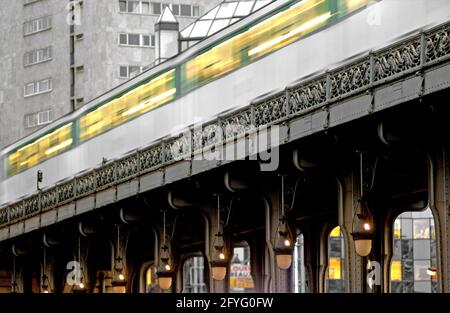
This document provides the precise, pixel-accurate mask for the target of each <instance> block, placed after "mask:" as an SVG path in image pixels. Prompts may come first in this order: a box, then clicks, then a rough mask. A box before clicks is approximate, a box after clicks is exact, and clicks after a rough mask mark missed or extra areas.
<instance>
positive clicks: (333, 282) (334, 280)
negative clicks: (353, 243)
mask: <svg viewBox="0 0 450 313" xmlns="http://www.w3.org/2000/svg"><path fill="white" fill-rule="evenodd" d="M344 250H345V246H344V238H343V236H342V232H341V229H340V227H339V226H337V227H335V228H333V229H332V230H331V232H330V234H329V236H328V269H327V273H326V279H325V282H326V284H325V289H326V292H329V293H337V292H345V275H344V263H345V253H344Z"/></svg>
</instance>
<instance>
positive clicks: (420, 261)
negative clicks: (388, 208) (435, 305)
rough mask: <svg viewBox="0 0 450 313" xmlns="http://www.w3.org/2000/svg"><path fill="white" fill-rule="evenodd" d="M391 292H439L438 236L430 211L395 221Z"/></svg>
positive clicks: (405, 216) (412, 213)
mask: <svg viewBox="0 0 450 313" xmlns="http://www.w3.org/2000/svg"><path fill="white" fill-rule="evenodd" d="M393 237H394V242H393V255H392V262H391V292H394V293H400V292H401V293H405V292H426V293H430V292H437V276H436V271H435V269H436V235H435V227H434V218H433V213H432V212H431V209H430V208H428V209H426V210H424V211H422V212H405V213H402V214H401V215H399V216H398V217H397V219H396V220H395V221H394V232H393Z"/></svg>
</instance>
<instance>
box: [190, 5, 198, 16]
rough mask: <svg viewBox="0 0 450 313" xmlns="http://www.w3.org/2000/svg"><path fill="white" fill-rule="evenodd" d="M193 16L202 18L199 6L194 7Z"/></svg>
mask: <svg viewBox="0 0 450 313" xmlns="http://www.w3.org/2000/svg"><path fill="white" fill-rule="evenodd" d="M192 15H193V16H200V7H199V6H198V5H194V6H193V7H192Z"/></svg>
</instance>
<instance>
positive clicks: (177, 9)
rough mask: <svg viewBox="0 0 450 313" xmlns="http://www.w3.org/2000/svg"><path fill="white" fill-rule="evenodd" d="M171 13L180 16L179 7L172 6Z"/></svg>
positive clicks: (176, 5) (177, 5)
mask: <svg viewBox="0 0 450 313" xmlns="http://www.w3.org/2000/svg"><path fill="white" fill-rule="evenodd" d="M172 13H173V15H180V5H179V4H172Z"/></svg>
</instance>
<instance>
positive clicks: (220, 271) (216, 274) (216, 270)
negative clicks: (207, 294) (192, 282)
mask: <svg viewBox="0 0 450 313" xmlns="http://www.w3.org/2000/svg"><path fill="white" fill-rule="evenodd" d="M211 270H212V278H213V279H215V280H224V279H225V276H226V275H227V267H226V266H223V265H219V264H215V265H212V266H211Z"/></svg>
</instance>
